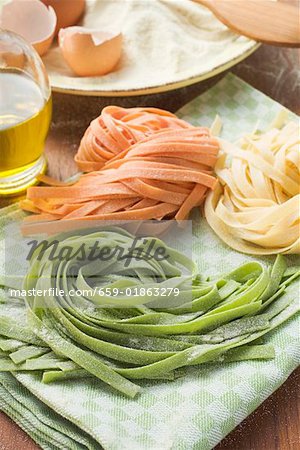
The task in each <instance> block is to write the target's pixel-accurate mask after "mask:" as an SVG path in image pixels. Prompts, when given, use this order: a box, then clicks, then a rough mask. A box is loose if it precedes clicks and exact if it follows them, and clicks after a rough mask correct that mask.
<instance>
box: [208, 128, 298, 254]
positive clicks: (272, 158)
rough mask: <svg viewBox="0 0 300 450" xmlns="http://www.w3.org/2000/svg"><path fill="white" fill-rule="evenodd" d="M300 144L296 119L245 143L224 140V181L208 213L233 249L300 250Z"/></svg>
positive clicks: (221, 171) (219, 166) (249, 137)
mask: <svg viewBox="0 0 300 450" xmlns="http://www.w3.org/2000/svg"><path fill="white" fill-rule="evenodd" d="M299 143H300V139H299V128H298V125H297V124H296V123H293V122H290V123H288V124H287V125H285V126H284V127H283V128H281V129H278V128H272V129H270V130H269V131H267V132H265V133H254V134H252V135H247V136H245V137H243V139H242V140H241V142H240V143H239V145H233V144H231V143H229V142H226V141H221V147H222V153H221V155H220V157H219V160H218V163H217V165H216V167H215V171H216V174H217V176H218V178H219V185H218V187H217V189H215V190H214V191H213V192H210V194H209V195H208V198H207V201H206V204H205V215H206V219H207V221H208V223H209V225H210V226H211V227H212V228H213V230H214V231H215V232H216V234H217V235H218V236H219V237H220V238H221V239H222V240H223V241H224V242H226V243H227V244H228V245H229V246H230V247H232V248H234V249H235V250H238V251H241V252H244V253H250V254H277V253H300V238H299V222H300V220H299V219H300V217H299V205H300V203H299V201H300V195H299V193H300V173H299V167H300V152H299Z"/></svg>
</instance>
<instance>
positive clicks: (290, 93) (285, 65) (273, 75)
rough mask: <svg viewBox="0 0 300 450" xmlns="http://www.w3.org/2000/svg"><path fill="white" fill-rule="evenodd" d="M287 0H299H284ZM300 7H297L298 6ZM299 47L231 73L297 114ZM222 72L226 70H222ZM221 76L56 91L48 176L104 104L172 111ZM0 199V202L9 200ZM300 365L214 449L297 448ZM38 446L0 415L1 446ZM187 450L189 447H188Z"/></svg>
mask: <svg viewBox="0 0 300 450" xmlns="http://www.w3.org/2000/svg"><path fill="white" fill-rule="evenodd" d="M286 1H289V3H291V2H292V3H298V5H299V1H298V0H296V1H293V0H286ZM299 6H300V5H299ZM299 58H300V53H299V51H298V50H293V49H281V48H275V47H271V46H266V45H263V46H261V47H260V48H259V50H257V52H256V53H255V54H253V55H252V56H250V57H249V58H248V59H247V60H246V61H244V62H242V63H240V64H239V65H238V66H236V67H235V68H234V69H233V70H232V72H233V73H235V74H236V75H238V76H240V77H241V78H242V79H244V80H245V81H247V82H248V83H250V84H251V85H252V86H254V87H255V88H257V89H259V90H261V91H262V92H264V93H266V94H267V95H269V96H270V97H272V98H273V99H275V100H277V101H278V102H280V103H282V104H283V105H285V106H286V107H288V108H289V109H291V110H292V111H294V112H296V113H298V114H299V113H300V104H299V94H300V78H299ZM223 75H224V74H223ZM223 75H220V76H218V77H215V78H214V79H211V80H208V81H206V82H202V83H198V84H195V85H193V86H190V87H186V88H183V89H179V90H177V91H173V92H167V93H163V94H159V95H148V96H143V97H131V98H123V99H122V98H114V99H111V98H110V99H108V98H99V97H98V98H94V97H75V96H68V95H64V94H54V95H53V100H54V109H53V121H52V126H51V130H50V133H49V136H48V139H47V143H46V154H47V158H48V162H49V174H50V175H52V176H54V177H56V178H61V179H64V178H66V177H68V176H70V175H72V174H73V173H75V171H76V167H75V164H74V162H73V156H74V154H75V152H76V149H77V147H78V143H79V140H80V138H81V136H82V134H83V132H84V131H85V129H86V127H87V126H88V124H89V122H90V121H91V119H92V118H94V117H96V116H97V115H99V113H100V112H101V109H102V108H103V106H105V105H108V104H116V105H120V106H125V107H128V106H142V105H143V106H155V107H160V108H164V109H167V110H169V111H176V110H177V109H179V108H180V107H181V106H182V105H184V104H185V103H187V102H188V101H190V100H192V99H193V98H195V97H196V96H197V95H199V94H201V93H202V92H204V91H205V90H206V89H207V88H209V87H210V86H212V85H214V84H215V83H216V82H217V81H218V80H219V79H220V78H221V77H222V76H223ZM8 203H9V201H8V200H1V201H0V206H4V205H5V204H8ZM299 385H300V369H299V370H297V371H295V372H294V373H293V374H292V375H291V376H290V377H289V379H288V380H287V381H286V382H285V383H284V385H283V386H282V387H281V388H280V389H279V390H278V391H277V392H275V393H274V394H273V395H272V396H271V397H270V398H269V399H267V400H266V401H265V402H264V403H263V404H262V405H261V406H260V407H259V408H258V409H257V410H256V411H255V412H254V413H253V414H251V415H250V416H249V417H248V418H247V419H246V420H244V421H243V422H242V423H241V424H240V425H239V426H238V427H237V428H236V429H235V430H234V431H233V432H232V433H230V435H228V436H227V437H226V438H225V439H224V440H223V441H222V442H221V443H220V444H219V445H218V446H217V447H216V449H215V450H225V449H229V450H285V449H287V450H298V449H299V448H300V420H299V416H300V413H299V411H300V395H299ZM37 449H38V446H37V445H36V444H35V443H34V442H33V441H32V440H31V439H30V438H29V437H27V435H26V434H25V433H24V432H23V431H22V430H21V429H20V428H18V427H17V426H16V425H15V424H14V423H13V422H12V421H11V420H10V419H9V418H8V417H7V416H5V415H4V414H2V413H0V450H37ZM186 450H188V449H186Z"/></svg>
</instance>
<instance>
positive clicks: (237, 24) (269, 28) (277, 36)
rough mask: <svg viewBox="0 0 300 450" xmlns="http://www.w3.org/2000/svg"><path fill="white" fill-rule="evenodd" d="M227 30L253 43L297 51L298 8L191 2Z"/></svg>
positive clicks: (252, 1) (248, 1)
mask: <svg viewBox="0 0 300 450" xmlns="http://www.w3.org/2000/svg"><path fill="white" fill-rule="evenodd" d="M194 1H196V2H197V3H201V4H202V5H204V6H206V7H207V8H209V9H210V10H211V11H212V12H213V13H214V14H215V16H216V17H217V18H218V19H219V20H220V21H221V22H223V23H224V24H225V25H226V26H227V27H228V28H231V29H232V30H233V31H236V32H237V33H239V34H243V35H245V36H247V37H249V38H251V39H254V40H255V41H260V42H264V43H265V44H271V45H279V46H283V47H300V23H299V12H300V11H299V8H298V7H297V6H292V5H288V4H286V3H281V2H274V1H271V0H194Z"/></svg>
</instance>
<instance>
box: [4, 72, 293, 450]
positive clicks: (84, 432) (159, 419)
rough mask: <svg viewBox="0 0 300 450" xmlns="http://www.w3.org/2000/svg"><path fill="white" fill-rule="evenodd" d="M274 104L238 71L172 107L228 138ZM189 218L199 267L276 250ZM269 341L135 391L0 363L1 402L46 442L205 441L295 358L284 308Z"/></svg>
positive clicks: (219, 433)
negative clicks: (255, 247)
mask: <svg viewBox="0 0 300 450" xmlns="http://www.w3.org/2000/svg"><path fill="white" fill-rule="evenodd" d="M281 108H282V107H281V106H280V105H278V104H277V103H275V102H274V101H273V100H271V99H270V98H268V97H266V96H265V95H263V94H262V93H260V92H258V91H256V90H255V89H253V88H252V87H250V86H248V85H247V84H245V83H244V82H243V81H241V80H240V79H238V78H236V77H234V76H233V75H227V76H226V77H225V78H224V79H223V80H222V81H220V82H219V83H218V84H217V85H216V86H215V87H214V88H212V89H211V90H209V91H208V92H206V93H205V94H203V95H202V96H200V97H198V98H197V99H195V100H194V101H192V102H191V103H189V104H188V105H186V106H185V107H184V108H182V109H181V110H180V111H179V115H180V117H182V118H184V119H186V120H188V121H189V122H191V123H193V124H195V125H208V126H210V125H211V123H212V121H213V119H214V118H215V115H216V114H219V115H220V116H221V118H222V121H223V123H224V129H223V133H222V136H224V137H225V138H229V139H230V140H233V139H236V138H238V137H239V136H241V135H242V134H243V133H245V132H249V131H252V130H253V129H254V128H255V127H257V126H258V128H259V129H265V128H266V127H268V126H269V125H270V122H271V121H272V119H273V118H274V116H275V115H276V113H277V112H278V111H280V109H281ZM293 117H295V116H293V115H292V113H291V118H293ZM21 215H22V213H21V212H20V211H19V210H18V209H17V208H16V207H10V208H9V209H6V210H3V212H2V216H1V217H0V228H1V222H2V226H3V224H4V222H9V221H12V220H16V219H19V218H20V217H21ZM194 228H195V236H196V238H195V243H194V248H193V255H194V259H195V260H196V262H197V263H198V265H199V269H200V271H201V272H203V273H205V274H208V273H210V274H212V273H214V272H216V273H220V272H222V271H226V272H227V271H228V270H229V269H230V268H234V267H236V266H238V265H240V264H242V263H244V262H246V261H249V260H253V259H256V260H262V261H264V262H265V263H266V264H269V263H270V262H273V261H274V257H269V258H267V257H266V258H258V257H255V258H252V257H251V256H247V255H243V254H241V253H237V252H235V251H233V250H231V249H229V248H228V247H227V246H226V245H225V244H223V243H222V242H221V241H220V240H219V239H218V237H216V236H215V234H214V233H213V231H212V230H210V228H209V226H208V225H207V223H206V222H205V220H204V219H202V218H199V216H197V215H196V216H195V219H194ZM1 245H2V251H3V247H4V244H3V241H2V242H1V240H0V252H1ZM294 259H295V258H294ZM290 262H292V263H293V258H291V261H290ZM0 277H1V273H0ZM293 286H294V287H293V288H291V289H289V290H288V292H287V293H286V294H285V295H291V296H293V298H294V303H293V304H292V306H291V308H292V309H293V311H294V310H295V309H297V308H298V301H299V300H298V298H299V291H298V290H297V289H299V287H298V288H297V285H296V283H294V285H293ZM3 308H4V306H3ZM288 309H289V311H284V312H283V313H281V314H282V318H284V315H285V314H290V313H291V309H290V307H289V308H288ZM0 311H1V303H0ZM286 317H287V316H286ZM267 342H268V343H271V344H273V345H274V347H275V350H276V357H275V359H274V360H269V361H244V362H238V363H231V364H226V365H225V364H224V365H223V364H221V363H219V364H213V365H210V366H209V365H205V366H203V367H200V368H195V367H191V368H188V369H187V373H186V375H185V376H184V377H182V378H178V379H176V380H175V381H172V382H170V381H168V382H165V381H144V382H141V383H140V384H141V386H142V387H143V389H142V393H141V394H140V395H139V396H138V397H137V398H136V399H134V400H133V399H128V398H126V397H125V396H123V395H121V394H119V393H117V392H115V391H113V390H112V389H111V388H109V387H108V386H107V385H105V384H104V383H102V382H101V381H99V380H97V379H95V378H90V379H78V380H68V381H64V382H58V383H53V384H49V385H44V384H42V383H41V381H40V377H39V375H37V374H28V373H18V374H16V375H14V376H13V375H11V374H7V373H6V374H4V373H0V409H2V410H3V411H5V412H6V413H7V414H8V415H9V416H10V417H12V419H13V420H15V421H16V422H17V423H18V424H19V425H20V426H21V427H22V428H23V429H24V430H25V431H27V432H28V434H30V435H31V436H32V438H33V439H34V440H35V441H36V442H37V443H38V444H40V446H41V447H42V448H44V449H64V450H65V449H76V450H77V449H87V448H89V449H100V448H104V449H107V450H121V449H122V450H127V449H128V450H169V449H172V450H186V449H195V450H208V449H211V448H213V447H214V446H215V445H216V444H217V443H218V442H220V441H221V439H223V438H224V436H226V435H227V434H228V433H229V432H230V431H231V430H232V429H233V428H234V427H235V426H236V425H238V424H239V423H240V422H241V421H242V420H243V419H245V417H247V415H248V414H250V413H251V412H252V411H253V410H255V409H256V408H257V407H258V406H259V405H260V404H261V403H262V402H263V401H264V400H265V399H266V398H267V397H268V396H269V395H271V394H272V393H273V392H274V391H275V390H276V389H277V388H278V387H279V386H280V385H281V384H282V383H283V382H284V381H285V380H286V379H287V377H288V376H289V375H290V373H291V372H292V371H293V370H294V369H295V368H296V367H297V365H298V364H299V354H300V348H299V322H298V318H297V317H296V316H293V317H291V318H290V319H288V320H287V321H286V322H285V323H284V324H283V325H281V326H280V327H278V328H277V329H276V331H274V332H272V333H270V334H268V337H267Z"/></svg>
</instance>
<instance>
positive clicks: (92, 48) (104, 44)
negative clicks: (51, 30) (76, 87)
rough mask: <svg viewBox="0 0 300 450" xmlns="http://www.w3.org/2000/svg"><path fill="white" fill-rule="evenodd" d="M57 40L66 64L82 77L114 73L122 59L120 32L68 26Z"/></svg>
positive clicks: (62, 30)
mask: <svg viewBox="0 0 300 450" xmlns="http://www.w3.org/2000/svg"><path fill="white" fill-rule="evenodd" d="M58 40H59V46H60V48H61V51H62V54H63V57H64V59H65V61H66V63H67V64H68V66H69V67H70V68H71V69H72V70H73V71H74V72H75V73H76V74H77V75H79V76H82V77H93V76H100V75H105V74H107V73H109V72H111V71H112V70H113V69H114V67H115V66H116V64H117V63H118V61H119V59H120V56H121V51H122V34H121V33H112V32H104V31H98V30H92V29H89V28H84V27H69V28H62V29H61V30H60V32H59V34H58Z"/></svg>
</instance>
